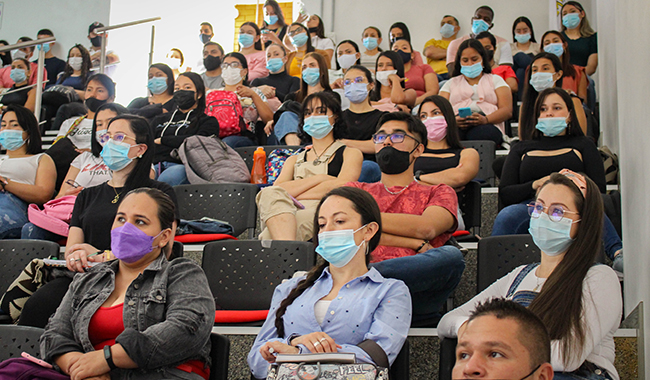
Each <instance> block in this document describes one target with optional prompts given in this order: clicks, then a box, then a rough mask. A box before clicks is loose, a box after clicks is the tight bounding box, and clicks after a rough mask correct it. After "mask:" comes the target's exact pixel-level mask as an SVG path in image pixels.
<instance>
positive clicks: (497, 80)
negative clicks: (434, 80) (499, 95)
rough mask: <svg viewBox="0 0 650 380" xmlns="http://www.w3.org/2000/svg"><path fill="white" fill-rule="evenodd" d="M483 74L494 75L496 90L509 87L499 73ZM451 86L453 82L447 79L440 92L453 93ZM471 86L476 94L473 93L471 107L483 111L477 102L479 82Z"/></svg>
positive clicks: (474, 110) (478, 111) (479, 111)
mask: <svg viewBox="0 0 650 380" xmlns="http://www.w3.org/2000/svg"><path fill="white" fill-rule="evenodd" d="M483 75H490V76H491V77H492V83H493V84H494V89H495V90H496V89H497V88H500V87H508V84H507V83H506V81H505V80H503V78H501V77H500V76H498V75H494V74H483ZM449 87H451V83H450V81H447V82H445V84H443V85H442V88H441V89H440V92H442V91H444V92H447V93H451V91H449ZM471 87H472V90H474V94H473V95H472V104H471V105H470V106H469V108H471V110H472V112H477V113H481V112H483V111H482V110H481V108H479V106H478V104H477V102H478V84H475V85H473V86H471Z"/></svg>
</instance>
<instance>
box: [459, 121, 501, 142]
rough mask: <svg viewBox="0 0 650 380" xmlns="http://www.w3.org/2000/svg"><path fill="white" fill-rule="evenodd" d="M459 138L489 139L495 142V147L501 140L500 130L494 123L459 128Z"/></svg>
mask: <svg viewBox="0 0 650 380" xmlns="http://www.w3.org/2000/svg"><path fill="white" fill-rule="evenodd" d="M458 132H459V133H460V139H461V140H490V141H494V143H495V144H497V147H499V146H500V145H501V143H502V142H503V135H502V134H501V130H500V129H499V128H497V127H496V126H495V125H494V124H481V125H477V126H474V127H469V128H459V129H458Z"/></svg>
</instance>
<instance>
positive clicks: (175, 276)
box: [42, 122, 214, 380]
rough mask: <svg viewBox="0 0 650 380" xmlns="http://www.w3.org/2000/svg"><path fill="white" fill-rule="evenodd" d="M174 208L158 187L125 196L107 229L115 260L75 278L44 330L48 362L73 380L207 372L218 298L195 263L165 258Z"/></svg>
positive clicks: (197, 376)
mask: <svg viewBox="0 0 650 380" xmlns="http://www.w3.org/2000/svg"><path fill="white" fill-rule="evenodd" d="M145 123H146V122H145ZM175 213H176V207H175V205H174V202H173V201H172V199H171V198H170V197H169V196H167V195H166V194H165V193H163V192H162V191H160V190H158V189H151V188H138V189H135V190H132V191H130V192H129V193H127V194H125V195H124V200H123V201H122V202H121V204H120V206H119V208H118V209H117V215H113V217H112V218H111V221H110V224H112V227H110V224H109V226H108V228H107V232H109V231H110V236H111V244H110V248H111V251H112V253H113V254H114V255H115V257H116V258H117V260H113V261H111V262H108V263H103V264H101V265H97V266H95V267H93V268H91V269H89V270H88V273H86V274H85V275H84V276H76V277H75V281H73V282H72V284H71V286H70V290H69V291H68V292H67V293H66V296H65V298H64V299H63V301H62V303H61V307H60V308H59V309H58V310H57V313H56V314H55V315H54V316H53V317H52V319H51V321H50V323H49V324H48V325H47V329H46V330H45V332H44V333H43V346H42V347H43V353H44V357H43V359H44V360H45V361H48V362H50V363H52V364H56V365H57V366H58V367H59V368H60V369H61V371H63V373H65V374H68V375H70V378H71V379H73V380H77V379H90V378H93V379H107V378H110V377H114V378H115V377H117V378H151V379H163V378H164V379H179V380H180V379H208V378H209V373H210V370H209V367H208V366H207V363H208V362H209V361H210V359H209V358H210V339H209V337H210V330H211V328H212V325H213V321H214V300H213V298H212V294H211V293H210V288H209V287H208V282H207V279H206V277H205V274H204V273H203V271H202V270H201V268H200V267H199V266H198V265H197V264H195V263H194V262H193V261H191V260H188V259H183V258H180V259H177V260H173V261H171V262H169V261H167V259H166V258H165V254H164V251H165V247H168V246H171V245H172V243H173V236H174V230H173V229H174V228H175V227H174V222H175ZM151 300H154V301H153V302H151ZM127 305H128V306H127ZM133 305H136V306H135V307H132V306H133ZM179 347H182V348H183V349H178V348H179Z"/></svg>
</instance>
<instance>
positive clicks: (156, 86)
mask: <svg viewBox="0 0 650 380" xmlns="http://www.w3.org/2000/svg"><path fill="white" fill-rule="evenodd" d="M147 88H148V89H149V91H151V93H152V94H154V95H160V94H162V93H163V92H165V91H167V78H164V77H153V78H151V79H149V82H147Z"/></svg>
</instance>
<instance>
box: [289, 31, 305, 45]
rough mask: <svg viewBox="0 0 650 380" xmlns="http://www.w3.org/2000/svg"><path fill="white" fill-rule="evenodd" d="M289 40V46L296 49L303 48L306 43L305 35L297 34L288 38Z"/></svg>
mask: <svg viewBox="0 0 650 380" xmlns="http://www.w3.org/2000/svg"><path fill="white" fill-rule="evenodd" d="M289 39H290V40H291V45H293V46H295V47H296V48H299V47H303V46H304V45H305V44H306V43H307V39H309V37H307V33H298V34H296V35H295V36H293V37H289Z"/></svg>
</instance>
